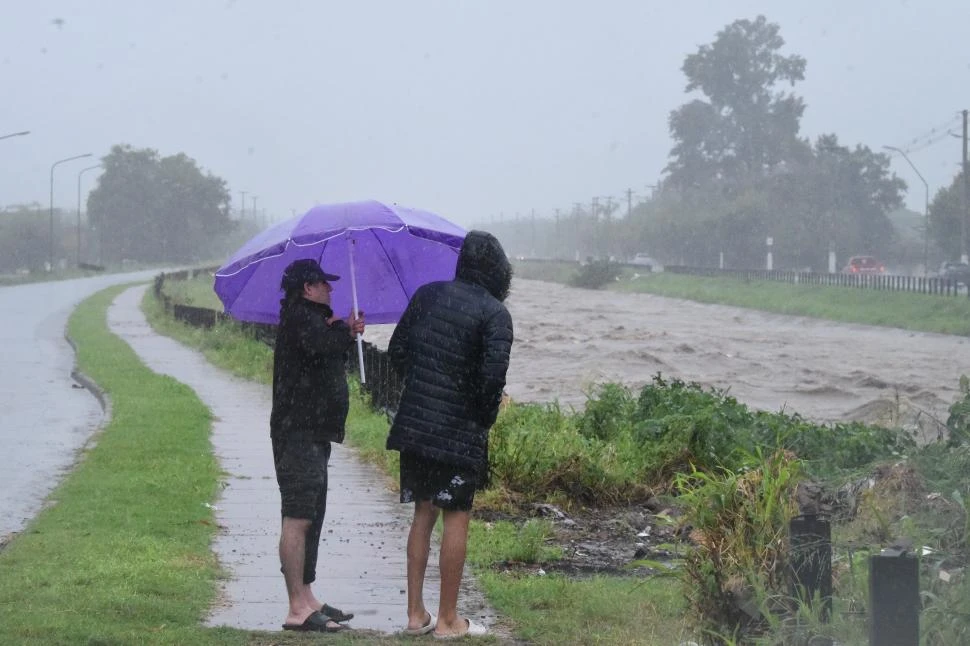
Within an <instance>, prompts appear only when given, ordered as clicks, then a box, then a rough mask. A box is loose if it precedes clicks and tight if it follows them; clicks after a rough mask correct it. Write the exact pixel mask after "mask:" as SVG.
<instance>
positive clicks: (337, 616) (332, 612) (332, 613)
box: [320, 604, 354, 623]
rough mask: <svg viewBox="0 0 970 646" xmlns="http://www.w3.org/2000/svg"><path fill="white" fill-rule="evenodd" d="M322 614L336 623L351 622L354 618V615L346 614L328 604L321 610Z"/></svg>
mask: <svg viewBox="0 0 970 646" xmlns="http://www.w3.org/2000/svg"><path fill="white" fill-rule="evenodd" d="M320 612H322V613H323V614H325V615H327V616H328V617H330V620H331V621H336V622H337V623H340V622H342V621H350V620H351V619H353V618H354V613H352V612H344V611H343V610H341V609H340V608H334V607H333V606H329V605H327V604H323V607H322V608H320Z"/></svg>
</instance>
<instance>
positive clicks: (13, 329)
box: [0, 271, 158, 545]
mask: <svg viewBox="0 0 970 646" xmlns="http://www.w3.org/2000/svg"><path fill="white" fill-rule="evenodd" d="M157 273H158V272H157V271H142V272H133V273H128V274H111V275H105V276H97V277H93V278H78V279H73V280H62V281H52V282H45V283H31V284H26V285H14V286H8V287H0V365H2V366H3V370H2V372H0V410H2V411H3V423H2V424H0V453H2V454H3V456H4V468H3V470H0V545H3V544H4V543H5V542H6V541H7V539H8V538H9V537H10V536H11V534H13V533H15V532H19V531H20V530H22V529H23V528H24V526H25V525H26V524H27V523H28V522H29V521H30V519H31V518H33V517H34V516H35V515H36V514H37V512H38V511H39V510H40V509H41V507H42V505H43V503H44V500H45V498H46V497H47V496H48V494H49V493H50V492H51V490H53V489H54V487H56V486H57V484H58V483H59V482H60V481H61V480H62V478H63V477H64V475H65V474H66V473H68V472H69V471H70V469H71V467H72V466H73V464H74V461H75V459H76V455H77V452H78V450H79V449H81V448H82V447H83V446H84V444H85V442H87V441H88V439H89V438H90V437H91V435H92V434H93V433H94V431H95V430H97V429H98V427H99V426H100V424H101V422H102V410H101V406H100V404H99V403H98V401H97V400H96V399H95V398H94V397H93V396H92V395H91V393H90V392H88V391H87V390H84V389H83V388H81V387H80V385H79V383H78V382H77V381H76V380H75V379H74V378H73V377H72V376H71V372H72V370H73V368H74V351H73V349H72V348H71V346H70V344H69V343H68V341H67V339H65V336H64V335H65V327H66V325H67V319H68V317H69V316H70V314H71V312H72V311H73V309H74V308H75V307H76V306H77V304H78V303H79V302H81V301H82V300H83V299H85V298H87V297H88V296H90V295H91V294H94V293H95V292H97V291H99V290H101V289H104V288H105V287H109V286H111V285H117V284H121V283H128V282H134V281H145V280H148V279H150V278H151V277H152V276H154V275H155V274H157Z"/></svg>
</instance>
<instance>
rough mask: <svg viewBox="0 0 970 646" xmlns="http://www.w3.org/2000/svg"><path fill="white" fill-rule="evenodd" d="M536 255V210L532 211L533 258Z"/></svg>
mask: <svg viewBox="0 0 970 646" xmlns="http://www.w3.org/2000/svg"><path fill="white" fill-rule="evenodd" d="M535 255H536V210H535V209H532V257H533V258H534V257H535Z"/></svg>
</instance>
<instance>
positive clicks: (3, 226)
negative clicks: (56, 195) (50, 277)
mask: <svg viewBox="0 0 970 646" xmlns="http://www.w3.org/2000/svg"><path fill="white" fill-rule="evenodd" d="M47 215H48V214H47V209H46V208H41V206H40V204H37V203H36V202H35V203H33V204H18V205H15V206H9V207H7V208H5V209H3V210H2V211H0V272H13V271H18V270H21V269H26V270H29V271H32V272H33V271H43V270H44V267H45V266H46V263H47V258H48V251H49V246H48V244H49V238H48V236H49V233H48V230H47V227H48V225H47V222H48V220H47ZM57 215H58V216H59V215H60V212H57Z"/></svg>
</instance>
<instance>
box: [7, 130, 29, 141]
mask: <svg viewBox="0 0 970 646" xmlns="http://www.w3.org/2000/svg"><path fill="white" fill-rule="evenodd" d="M29 134H30V130H24V131H23V132H13V133H10V134H9V135H0V139H10V138H11V137H23V136H24V135H29Z"/></svg>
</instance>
